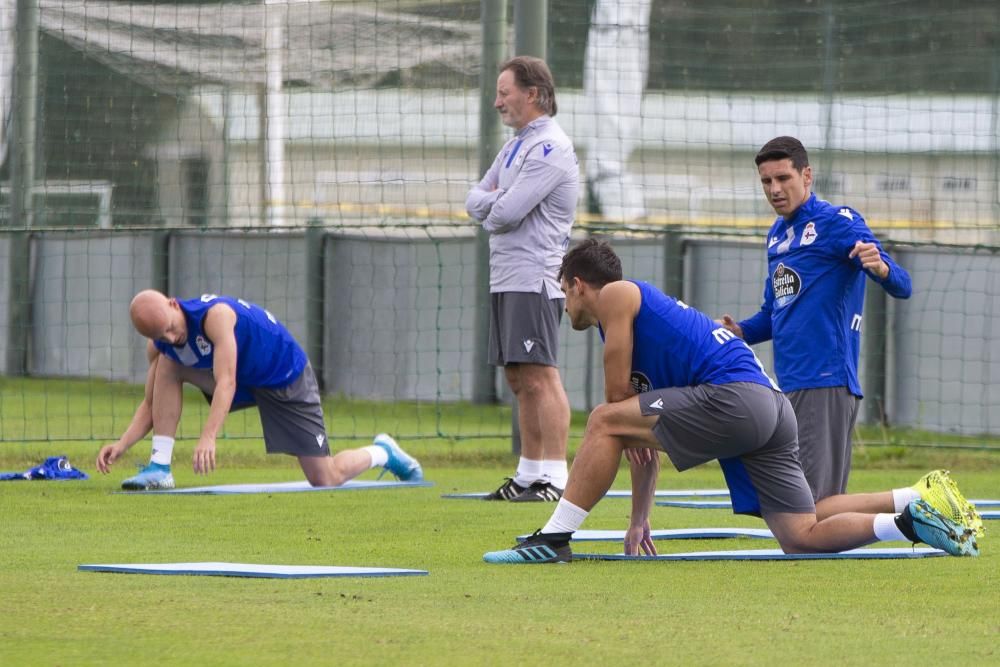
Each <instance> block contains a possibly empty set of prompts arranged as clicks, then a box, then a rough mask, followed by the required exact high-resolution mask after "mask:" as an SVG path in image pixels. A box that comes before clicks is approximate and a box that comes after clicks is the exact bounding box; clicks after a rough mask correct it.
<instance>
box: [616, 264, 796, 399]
mask: <svg viewBox="0 0 1000 667" xmlns="http://www.w3.org/2000/svg"><path fill="white" fill-rule="evenodd" d="M631 282H632V283H634V284H635V285H636V286H638V288H639V292H640V293H641V295H642V305H641V306H640V307H639V312H638V313H637V314H636V316H635V320H634V321H633V323H632V389H633V390H634V391H635V392H636V393H640V394H641V393H643V392H645V391H650V390H652V389H666V388H668V387H690V386H695V385H699V384H729V383H732V382H754V383H756V384H761V385H764V386H765V387H770V388H772V389H778V386H777V385H776V384H775V383H774V381H773V380H771V378H770V377H768V375H767V373H765V372H764V368H763V367H762V366H761V363H760V361H759V360H758V359H757V357H756V355H755V354H754V353H753V351H752V350H751V349H750V347H749V346H747V344H746V343H745V342H744V341H742V340H740V339H739V338H737V337H736V336H735V335H734V334H733V333H732V332H730V331H729V330H728V329H726V328H725V327H723V326H722V325H720V324H716V323H715V322H713V321H712V320H711V319H710V318H709V317H708V316H707V315H705V314H704V313H702V312H701V311H699V310H696V309H694V308H691V307H690V306H688V305H687V304H685V303H684V302H683V301H678V300H677V299H674V298H673V297H670V296H667V295H666V294H664V293H663V292H661V291H660V290H658V289H657V288H656V287H654V286H653V285H650V284H649V283H646V282H643V281H641V280H633V281H631ZM603 337H604V332H603V331H602V332H601V338H602V339H603Z"/></svg>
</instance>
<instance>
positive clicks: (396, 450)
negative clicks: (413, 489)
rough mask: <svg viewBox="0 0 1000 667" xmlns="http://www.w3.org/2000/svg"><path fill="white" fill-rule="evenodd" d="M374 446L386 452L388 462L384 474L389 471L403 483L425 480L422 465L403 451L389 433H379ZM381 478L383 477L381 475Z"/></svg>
mask: <svg viewBox="0 0 1000 667" xmlns="http://www.w3.org/2000/svg"><path fill="white" fill-rule="evenodd" d="M373 444H374V445H375V446H376V447H381V448H382V449H384V450H385V453H386V456H388V460H387V461H386V462H385V466H383V467H384V470H383V473H384V472H385V470H388V471H389V472H391V473H392V474H393V475H395V476H396V478H397V479H398V480H400V481H401V482H419V481H422V480H423V478H424V470H423V468H421V467H420V463H419V462H418V461H417V460H416V459H415V458H413V457H412V456H410V455H409V454H407V453H406V452H404V451H403V448H402V447H400V446H399V443H397V442H396V441H395V440H393V439H392V437H391V436H390V435H389V434H387V433H379V434H378V435H376V436H375V440H374V441H373ZM380 477H381V475H380Z"/></svg>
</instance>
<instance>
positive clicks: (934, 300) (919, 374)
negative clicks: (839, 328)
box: [890, 249, 1000, 434]
mask: <svg viewBox="0 0 1000 667" xmlns="http://www.w3.org/2000/svg"><path fill="white" fill-rule="evenodd" d="M899 259H900V261H901V262H902V263H903V266H906V267H907V268H908V269H909V271H910V275H911V276H912V277H913V297H912V298H911V299H910V300H909V301H902V302H897V304H898V306H897V309H896V312H895V317H894V319H893V322H892V324H893V331H892V340H893V341H894V347H895V350H896V354H895V355H894V361H895V368H894V369H892V370H894V372H893V374H892V376H890V377H891V379H892V382H891V385H890V386H891V387H892V388H893V389H894V392H895V393H894V400H893V401H892V405H893V406H894V411H895V415H894V417H895V418H894V421H895V422H896V423H901V424H907V425H912V426H915V427H918V428H926V429H929V430H932V431H949V432H954V433H963V434H979V433H1000V410H998V408H1000V350H998V349H997V345H996V342H995V341H996V336H997V333H996V332H997V331H1000V277H998V276H1000V256H998V254H997V253H990V252H987V251H976V250H972V249H969V250H964V251H960V252H955V251H951V252H949V251H938V250H930V249H928V250H908V251H905V252H901V253H899Z"/></svg>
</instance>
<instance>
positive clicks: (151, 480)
mask: <svg viewBox="0 0 1000 667" xmlns="http://www.w3.org/2000/svg"><path fill="white" fill-rule="evenodd" d="M122 488H123V489H125V490H126V491H150V490H152V489H172V488H174V476H173V475H172V474H170V466H165V465H161V464H159V463H153V462H152V461H150V462H149V463H147V464H146V467H145V468H142V469H141V470H140V471H139V474H138V475H136V476H135V477H129V478H128V479H126V480H125V481H124V482H122Z"/></svg>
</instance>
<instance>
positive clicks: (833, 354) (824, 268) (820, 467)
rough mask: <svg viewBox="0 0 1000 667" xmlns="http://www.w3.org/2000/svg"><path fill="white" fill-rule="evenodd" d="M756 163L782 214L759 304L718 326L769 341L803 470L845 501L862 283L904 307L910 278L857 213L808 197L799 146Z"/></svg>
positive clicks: (790, 143)
mask: <svg viewBox="0 0 1000 667" xmlns="http://www.w3.org/2000/svg"><path fill="white" fill-rule="evenodd" d="M754 162H755V163H756V165H757V170H758V174H759V176H760V182H761V186H762V187H763V190H764V196H765V197H766V198H767V201H768V204H770V205H771V207H772V208H773V209H774V211H775V213H777V214H778V218H777V219H776V220H775V222H774V224H773V225H772V226H771V229H770V231H769V232H768V234H767V241H766V243H767V263H768V275H767V277H766V279H765V281H764V298H763V303H762V305H761V309H760V310H759V311H758V312H757V313H756V314H754V315H753V316H752V317H749V318H747V319H745V320H742V321H741V322H736V321H735V320H733V318H732V317H730V316H729V315H724V316H723V318H722V322H723V324H725V325H726V327H727V328H728V329H729V330H730V331H732V332H733V333H735V334H736V335H737V336H740V337H741V338H743V339H744V340H746V341H747V343H749V344H751V345H754V344H756V343H761V342H765V341H768V340H772V339H773V340H774V369H775V373H776V375H777V377H778V382H779V383H780V384H781V388H782V389H784V390H785V391H786V392H788V399H789V401H790V402H791V404H792V407H793V408H794V409H795V413H796V415H798V416H799V420H798V422H799V447H800V458H801V460H802V468H803V470H804V471H805V473H806V479H808V480H809V486H810V487H811V488H812V490H813V497H814V498H815V499H816V500H820V499H822V498H826V497H827V496H831V495H836V494H840V493H844V491H845V490H846V489H847V480H848V476H849V475H850V472H851V433H852V431H853V430H854V423H855V421H856V420H857V417H858V409H859V406H860V401H861V397H862V395H861V384H860V382H859V381H858V353H859V350H860V347H861V324H862V315H863V313H864V302H865V284H866V283H867V279H871V280H872V281H873V282H875V283H876V284H877V285H879V286H880V287H881V288H882V289H884V290H885V291H886V293H887V294H889V295H890V296H893V297H895V298H897V299H906V298H909V296H910V293H911V291H912V287H911V284H910V276H909V274H908V273H907V272H906V270H905V269H903V267H901V266H900V265H899V264H897V263H896V262H895V261H893V259H892V257H890V256H889V254H888V253H887V252H886V251H885V250H884V249H883V248H882V245H881V244H880V243H879V241H878V239H876V238H875V236H874V235H873V234H872V231H871V230H870V229H869V228H868V225H867V224H865V220H864V218H863V217H861V214H860V213H858V212H857V211H855V210H854V209H852V208H849V207H846V206H834V205H832V204H830V203H829V202H826V201H823V200H822V199H819V198H817V197H816V195H815V194H812V192H811V188H812V182H813V173H812V167H811V166H809V156H808V154H807V153H806V149H805V147H804V146H803V145H802V143H801V142H800V141H799V140H798V139H795V138H794V137H777V138H775V139H772V140H771V141H769V142H767V143H766V144H765V145H764V146H763V147H762V148H761V149H760V151H759V152H758V153H757V155H756V157H755V158H754ZM866 278H867V279H866ZM896 509H897V510H899V509H901V508H900V507H897V508H896Z"/></svg>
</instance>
